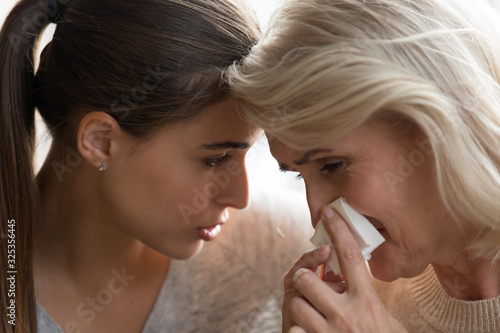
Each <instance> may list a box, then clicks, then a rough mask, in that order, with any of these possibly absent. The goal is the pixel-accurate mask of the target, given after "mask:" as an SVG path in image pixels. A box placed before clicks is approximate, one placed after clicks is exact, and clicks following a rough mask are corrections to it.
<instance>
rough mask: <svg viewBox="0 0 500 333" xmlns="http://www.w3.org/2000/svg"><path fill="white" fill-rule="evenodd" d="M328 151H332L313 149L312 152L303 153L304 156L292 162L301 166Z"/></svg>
mask: <svg viewBox="0 0 500 333" xmlns="http://www.w3.org/2000/svg"><path fill="white" fill-rule="evenodd" d="M329 151H332V150H331V149H313V150H310V151H308V152H307V153H304V155H302V157H301V158H299V159H298V160H296V161H293V163H295V164H297V165H303V164H306V163H309V161H310V160H311V158H312V157H313V156H314V155H316V154H319V153H323V152H329Z"/></svg>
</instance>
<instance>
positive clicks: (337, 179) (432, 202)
mask: <svg viewBox="0 0 500 333" xmlns="http://www.w3.org/2000/svg"><path fill="white" fill-rule="evenodd" d="M424 141H425V137H424V136H423V134H422V133H421V132H420V131H419V130H418V129H417V128H415V127H413V128H411V129H408V128H406V129H405V130H404V131H403V130H401V129H400V128H397V127H395V125H388V124H386V123H384V122H381V121H375V120H374V121H370V122H367V123H365V124H363V125H361V126H360V127H358V128H357V129H355V130H353V131H351V132H349V133H347V134H346V135H344V136H342V137H340V138H336V139H335V140H333V139H332V141H331V143H329V144H326V145H324V146H320V147H314V149H310V150H297V149H294V148H292V147H290V146H287V145H286V144H284V143H283V142H280V141H279V140H277V139H274V140H271V141H270V147H271V152H272V154H273V156H274V157H275V158H276V160H277V161H278V163H279V164H280V167H281V169H283V170H285V171H298V172H300V174H301V176H302V177H303V178H304V181H305V184H306V191H307V200H308V204H309V209H310V213H311V221H312V224H313V226H316V223H317V221H318V220H319V219H320V216H321V210H322V207H324V206H325V205H327V204H328V203H330V202H331V201H333V200H335V199H336V198H338V197H340V196H344V197H345V198H346V200H347V201H348V202H349V204H350V205H351V206H352V207H353V208H354V209H356V210H357V211H358V212H359V213H361V214H363V215H364V216H365V217H366V218H367V219H368V220H369V221H370V222H371V223H372V224H373V225H374V227H375V228H376V229H378V230H379V232H380V233H381V234H382V236H384V238H385V239H386V241H385V242H384V243H383V244H382V245H381V246H379V247H378V248H377V249H376V250H375V251H374V252H372V254H371V255H372V259H371V260H370V261H369V266H370V269H371V273H372V274H373V276H374V277H375V278H377V279H379V280H382V281H388V282H390V281H394V280H396V279H398V278H401V277H406V278H409V277H414V276H416V275H418V274H420V273H421V272H423V271H424V270H425V268H426V267H427V266H428V265H429V264H431V265H432V266H433V268H434V270H435V272H436V275H437V276H438V279H439V280H440V282H441V284H442V285H443V287H444V288H445V290H446V291H447V292H448V293H449V294H450V295H451V296H452V297H457V298H460V299H467V300H470V299H483V298H488V297H493V296H497V295H499V294H500V279H499V278H498V276H500V275H499V274H498V269H495V270H492V267H491V265H489V264H488V262H487V261H483V260H478V259H475V258H472V257H471V256H470V255H469V253H468V252H467V250H466V245H467V244H468V243H469V242H470V241H471V239H472V238H473V237H474V236H475V235H477V234H478V233H479V230H475V229H474V228H473V227H468V229H467V230H466V231H467V232H466V233H464V232H462V231H461V230H460V228H459V227H458V225H457V224H456V223H455V222H454V221H453V219H452V218H451V216H450V214H449V213H448V212H447V210H446V209H445V207H444V205H443V203H442V200H441V199H440V197H439V194H438V190H437V186H436V180H435V170H434V161H433V158H432V154H426V153H425V151H424V150H423V149H422V144H421V143H422V142H424ZM311 151H312V152H313V153H311ZM417 157H418V158H417ZM411 161H413V162H411ZM416 162H418V163H416ZM412 163H413V164H412ZM408 165H410V167H411V168H410V167H408ZM405 168H407V169H405ZM389 175H398V176H400V177H401V178H400V179H401V181H399V182H397V183H395V182H392V181H391V179H393V178H391V177H390V176H389ZM403 176H404V177H403ZM325 207H326V206H325ZM323 218H325V219H327V220H328V221H329V223H327V224H326V225H325V227H326V230H327V231H328V232H329V235H330V237H331V238H332V241H333V243H334V246H335V249H336V252H337V253H340V254H341V255H340V261H341V268H342V272H343V274H344V276H340V277H336V276H331V274H330V275H329V276H327V278H326V281H327V283H325V282H322V281H320V280H319V278H317V277H316V276H315V275H314V274H312V273H311V271H315V270H316V268H317V267H318V266H319V265H321V264H322V263H324V262H325V261H326V260H327V258H328V256H329V253H328V254H325V253H320V252H321V251H320V250H317V251H313V252H311V253H306V254H305V255H304V256H303V257H302V258H301V259H299V260H298V261H297V263H296V264H295V266H294V267H292V269H291V270H290V271H289V272H288V273H287V275H286V276H285V290H286V291H288V292H287V296H286V297H285V301H284V305H283V316H284V318H285V319H284V325H283V328H284V330H283V331H284V332H287V331H288V329H290V328H291V327H292V326H293V325H294V324H298V326H300V327H302V329H305V330H306V331H307V332H331V331H332V332H333V331H334V332H391V331H392V330H396V331H398V330H401V327H399V324H398V323H396V322H395V321H394V319H393V318H392V317H391V316H390V315H389V314H388V313H387V312H386V310H385V308H384V306H383V304H382V303H381V302H380V300H379V298H378V296H377V295H376V293H375V291H374V290H373V288H372V286H371V284H370V279H371V277H370V275H369V274H368V271H367V268H366V266H365V263H364V262H363V257H362V254H361V251H360V250H359V247H358V246H357V244H356V243H355V241H354V239H353V238H352V236H351V235H350V233H349V232H348V231H347V230H348V229H347V227H346V225H345V221H343V219H342V218H341V217H340V216H339V214H337V213H335V215H334V216H333V217H328V218H327V217H325V216H323ZM318 251H319V252H318ZM342 262H343V263H342ZM301 268H305V269H306V270H301ZM477 271H480V272H481V275H479V274H477V273H476V272H477ZM301 273H302V274H301ZM457 279H458V280H457ZM339 281H341V282H342V283H339ZM449 281H453V282H454V283H449ZM446 282H448V283H446ZM454 286H456V287H457V288H455V289H456V290H455V289H454ZM332 288H333V290H332ZM290 291H291V292H290ZM458 292H460V293H458ZM338 293H342V295H339V294H338ZM304 299H305V300H307V301H308V302H304ZM311 305H312V306H311ZM348 309H351V310H352V312H349V310H348ZM360 309H365V311H362V310H360ZM367 313H368V314H370V315H369V316H367V315H366V314H367ZM353 314H354V315H353ZM356 314H359V316H360V317H359V318H358V317H356ZM361 314H362V315H361ZM325 320H326V321H325ZM295 330H296V332H300V330H299V329H298V328H294V329H293V330H292V332H294V331H295Z"/></svg>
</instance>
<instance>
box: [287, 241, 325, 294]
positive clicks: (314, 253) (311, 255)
mask: <svg viewBox="0 0 500 333" xmlns="http://www.w3.org/2000/svg"><path fill="white" fill-rule="evenodd" d="M331 253H332V248H331V247H330V246H329V245H323V246H320V247H318V248H316V249H312V250H309V251H307V252H306V253H304V254H303V255H302V257H300V259H299V260H297V262H295V264H294V265H293V266H292V268H290V270H289V271H288V272H287V273H286V274H285V277H284V279H283V282H284V289H285V290H287V289H288V288H290V287H292V286H293V275H294V274H295V272H296V271H298V270H299V269H301V268H306V269H309V270H311V271H313V272H316V270H317V268H318V266H319V265H321V264H323V263H325V262H326V261H327V260H328V258H330V254H331Z"/></svg>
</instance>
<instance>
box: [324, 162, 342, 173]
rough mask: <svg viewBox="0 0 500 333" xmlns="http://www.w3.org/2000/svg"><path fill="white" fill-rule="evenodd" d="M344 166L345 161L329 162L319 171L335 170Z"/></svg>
mask: <svg viewBox="0 0 500 333" xmlns="http://www.w3.org/2000/svg"><path fill="white" fill-rule="evenodd" d="M343 166H344V162H336V163H329V164H325V165H324V166H323V167H322V168H321V169H320V170H319V171H328V172H329V173H330V172H335V171H337V170H338V169H340V168H341V167H343Z"/></svg>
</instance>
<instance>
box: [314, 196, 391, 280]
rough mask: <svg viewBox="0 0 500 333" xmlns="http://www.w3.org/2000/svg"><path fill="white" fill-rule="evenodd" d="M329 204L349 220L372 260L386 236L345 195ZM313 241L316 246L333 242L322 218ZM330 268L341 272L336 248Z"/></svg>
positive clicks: (364, 251) (331, 258)
mask: <svg viewBox="0 0 500 333" xmlns="http://www.w3.org/2000/svg"><path fill="white" fill-rule="evenodd" d="M329 206H330V207H332V208H335V209H336V210H337V211H338V212H339V214H340V215H342V217H343V218H344V220H345V221H346V222H347V225H348V226H349V230H350V231H351V233H352V235H353V237H354V239H355V240H356V242H357V243H358V244H359V247H360V248H361V252H362V253H363V256H364V257H365V260H370V258H371V253H372V251H373V250H375V249H376V248H377V247H378V246H379V245H380V244H382V243H383V242H384V241H385V239H384V237H382V235H381V234H380V233H379V232H378V231H377V229H375V227H374V226H373V225H372V224H371V223H370V222H369V221H368V220H367V219H366V218H365V217H364V216H363V215H361V214H360V213H358V212H357V211H355V210H354V209H353V208H352V207H351V206H350V205H349V204H348V203H347V201H346V200H345V199H344V197H340V198H338V199H337V200H335V201H334V202H332V203H330V204H329ZM311 243H313V244H314V246H316V247H318V246H321V245H325V244H332V241H331V239H330V236H328V233H327V232H326V230H325V227H324V226H323V223H322V221H321V220H320V221H319V222H318V225H317V226H316V230H315V232H314V235H313V236H312V238H311ZM328 268H329V269H330V270H332V271H333V272H334V273H335V274H337V275H338V274H340V265H339V259H338V257H337V254H336V253H335V250H333V252H332V255H331V256H330V259H329V260H328Z"/></svg>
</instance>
